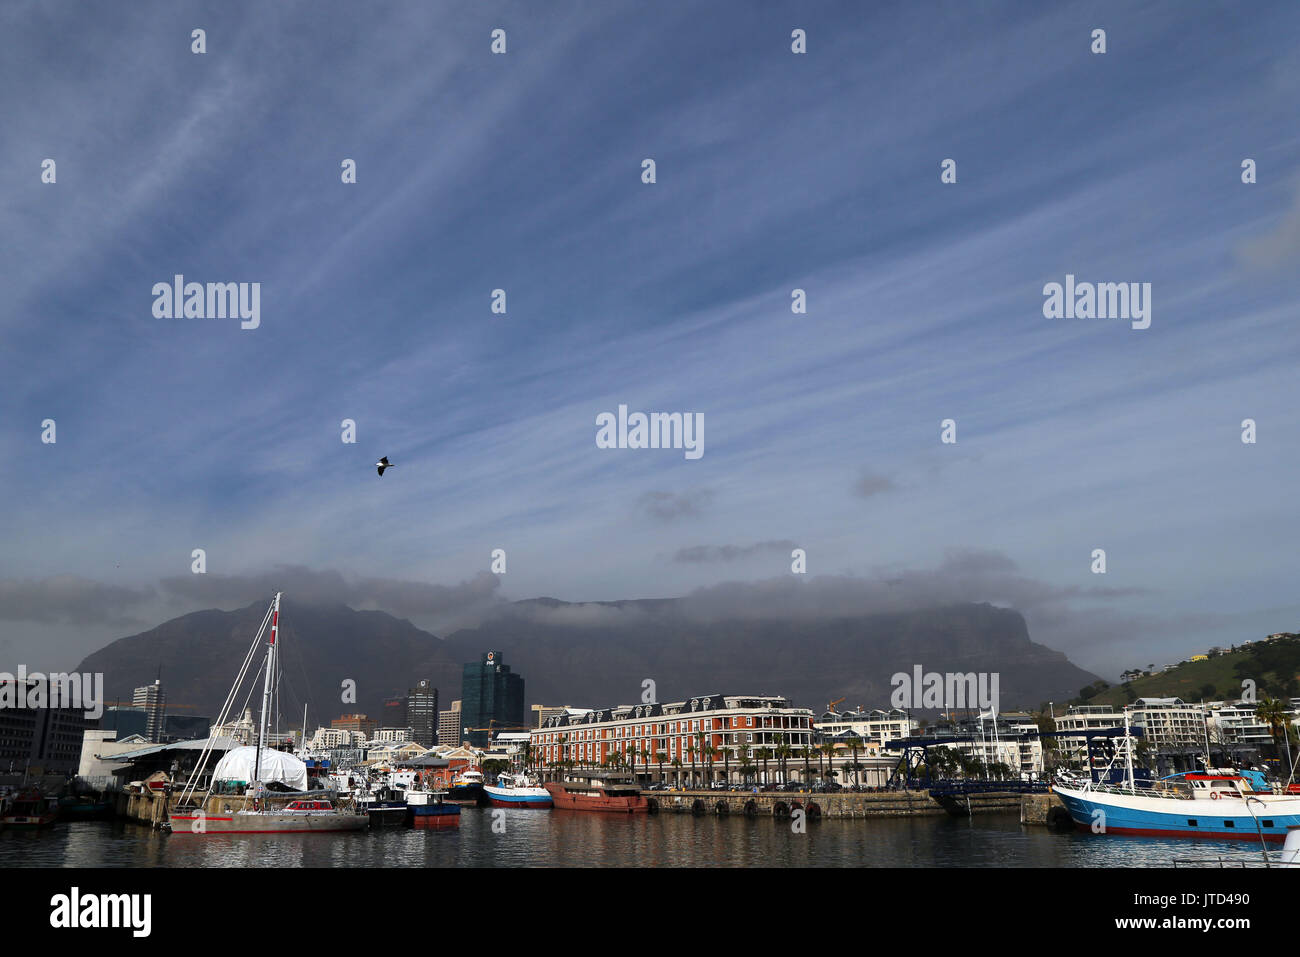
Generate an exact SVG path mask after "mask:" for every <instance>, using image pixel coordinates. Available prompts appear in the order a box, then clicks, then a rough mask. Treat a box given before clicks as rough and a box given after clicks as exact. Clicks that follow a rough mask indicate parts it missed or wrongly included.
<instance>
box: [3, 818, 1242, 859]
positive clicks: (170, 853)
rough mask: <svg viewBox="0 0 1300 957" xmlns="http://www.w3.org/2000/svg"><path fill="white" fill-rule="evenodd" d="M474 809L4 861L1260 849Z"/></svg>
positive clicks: (1168, 855)
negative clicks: (495, 814)
mask: <svg viewBox="0 0 1300 957" xmlns="http://www.w3.org/2000/svg"><path fill="white" fill-rule="evenodd" d="M503 813H504V821H505V833H504V834H498V833H494V832H493V830H492V816H491V815H492V812H491V811H490V810H488V809H479V808H467V809H465V810H464V811H463V813H462V814H461V826H460V828H459V830H433V831H414V830H405V829H395V830H376V831H371V832H360V833H354V834H266V835H245V834H224V835H221V834H218V835H207V836H197V835H186V834H178V835H168V834H164V833H162V832H159V831H154V830H151V829H149V828H147V827H142V826H139V825H133V824H125V823H98V822H89V821H86V822H74V823H68V824H58V825H56V826H55V827H54V828H53V829H48V830H46V831H42V832H39V833H37V832H24V831H13V830H7V831H2V832H0V855H3V859H4V860H5V862H6V863H8V864H9V865H11V866H13V865H21V866H28V867H240V868H249V867H275V868H299V867H494V866H495V867H582V866H597V865H599V866H606V867H610V866H630V867H982V866H989V865H993V866H1005V867H1168V866H1171V864H1172V861H1173V859H1174V858H1175V857H1180V858H1186V857H1195V856H1198V855H1201V854H1206V853H1210V854H1231V855H1238V854H1240V855H1251V854H1254V855H1256V856H1257V855H1258V852H1259V848H1258V845H1256V844H1251V843H1248V842H1224V841H1208V842H1198V841H1175V840H1160V839H1156V838H1133V837H1119V836H1113V837H1106V836H1098V835H1092V834H1080V833H1074V832H1067V833H1060V832H1053V831H1048V830H1046V829H1044V828H1028V827H1022V826H1021V825H1020V823H1019V819H1018V817H1017V815H1015V814H1007V815H985V816H979V817H976V818H973V819H964V820H963V819H953V818H947V817H943V818H939V817H925V818H885V819H880V820H873V821H861V820H857V821H820V822H817V823H810V824H809V825H808V827H807V832H806V833H803V834H796V833H793V832H792V831H791V829H790V826H789V823H788V822H784V821H782V822H778V821H775V820H773V819H771V818H756V819H747V818H743V817H726V818H717V817H711V816H706V817H692V816H691V815H687V814H658V815H653V816H644V815H637V816H630V815H629V816H619V815H605V814H592V813H586V812H581V811H549V812H543V811H523V810H518V811H517V810H506V811H504V812H503Z"/></svg>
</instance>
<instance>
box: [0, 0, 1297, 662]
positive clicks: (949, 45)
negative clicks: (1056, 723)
mask: <svg viewBox="0 0 1300 957" xmlns="http://www.w3.org/2000/svg"><path fill="white" fill-rule="evenodd" d="M497 27H500V28H502V29H504V30H506V32H507V43H508V47H507V49H508V52H507V53H506V54H505V55H500V56H495V55H492V54H491V53H490V51H489V44H490V32H491V31H492V30H493V29H494V28H497ZM194 28H203V29H204V30H206V34H207V37H206V40H207V52H206V53H205V54H203V55H195V54H193V53H191V52H190V43H191V41H190V31H191V30H193V29H194ZM794 28H802V29H804V30H806V31H807V36H808V53H807V54H805V55H795V54H792V53H791V51H790V32H791V30H792V29H794ZM1095 28H1103V29H1105V30H1106V31H1107V47H1108V50H1107V52H1106V53H1105V54H1104V55H1095V54H1093V53H1091V52H1090V43H1091V40H1090V34H1091V31H1092V30H1093V29H1095ZM1297 40H1300V9H1297V8H1296V7H1295V5H1294V4H1285V3H1279V4H1267V3H1265V4H1256V5H1252V6H1251V7H1250V8H1249V10H1248V11H1243V10H1242V9H1241V8H1239V7H1238V6H1236V5H1232V4H1226V3H1225V4H1203V5H1197V8H1196V11H1195V12H1194V15H1193V14H1191V13H1190V12H1189V8H1188V7H1187V6H1186V5H1183V4H1149V5H1142V7H1141V8H1140V9H1138V8H1136V5H1133V4H1128V3H1114V4H1110V3H1084V4H1051V5H1044V6H1042V7H1041V8H1040V7H1039V6H1038V5H1030V4H1020V3H1010V4H999V3H984V4H978V5H976V4H969V3H953V4H943V5H929V4H924V5H922V4H857V3H842V4H841V3H819V4H817V5H815V8H814V9H809V8H808V5H805V4H776V3H772V4H713V5H703V4H683V3H663V4H654V5H646V4H633V3H618V2H612V3H601V4H591V3H549V4H534V3H517V4H492V3H474V4H459V5H457V4H450V3H448V4H443V3H414V2H406V3H392V4H385V5H382V7H380V8H378V9H376V10H373V11H367V12H364V13H361V12H359V11H358V9H357V7H356V6H355V5H351V4H336V3H321V2H310V3H296V4H295V3H287V2H277V3H276V4H274V5H265V4H252V3H248V4H228V3H222V4H191V3H167V4H163V3H158V4H133V5H130V6H129V7H124V8H121V9H115V10H113V11H112V12H111V13H110V12H108V11H107V10H106V9H105V8H101V7H86V6H85V5H83V4H74V3H51V2H41V3H37V2H28V3H23V2H19V3H11V4H8V5H6V7H5V8H4V10H3V12H0V115H2V116H3V117H4V118H5V119H4V129H5V135H4V136H3V137H0V226H2V227H3V228H0V260H2V261H3V262H4V263H5V283H4V295H3V296H0V336H3V342H4V345H5V348H4V350H3V352H2V353H0V383H3V385H2V386H0V412H3V421H2V422H0V426H2V427H0V470H2V475H3V480H2V481H3V488H4V489H5V490H6V492H7V499H8V502H9V507H8V508H6V509H5V511H4V514H3V516H2V517H0V657H3V658H4V660H9V659H11V658H12V659H13V665H14V666H16V664H17V663H19V662H22V663H25V664H27V665H28V666H29V667H70V666H71V665H73V664H75V663H76V661H77V660H79V659H80V657H81V656H82V655H83V654H84V653H86V652H87V651H89V650H92V649H94V648H95V647H98V646H100V645H102V644H103V643H105V642H106V641H108V640H111V639H112V638H114V637H118V636H120V635H122V634H127V633H131V632H134V631H138V630H142V629H143V628H145V627H150V626H152V625H153V624H156V623H158V621H161V620H162V619H163V618H165V617H168V616H170V615H172V614H177V613H180V612H184V611H190V610H195V609H196V608H200V607H207V606H210V605H213V604H216V605H221V606H223V607H230V606H233V605H234V604H236V603H237V604H243V603H245V602H246V601H250V600H252V599H251V598H250V597H249V596H250V594H256V595H261V594H262V593H263V592H264V591H265V590H266V588H265V585H264V582H265V573H266V572H267V571H268V569H272V568H274V567H275V566H278V565H288V566H294V568H295V571H294V572H293V573H292V574H290V573H289V572H284V573H282V574H280V575H279V576H278V577H279V578H280V579H287V580H289V581H292V582H295V583H297V582H302V583H304V584H306V583H309V582H316V583H318V584H319V583H321V582H325V583H331V582H335V581H342V582H346V583H347V588H348V589H350V591H348V595H349V596H350V600H353V601H355V602H357V603H359V604H369V605H372V606H378V607H383V608H385V609H386V610H390V611H393V612H394V613H397V614H402V615H404V616H406V617H411V618H412V619H413V620H415V621H416V622H417V623H418V624H421V625H424V626H426V627H429V628H433V629H435V630H440V631H441V630H445V629H446V628H449V627H454V626H455V625H456V624H459V623H463V622H465V621H469V620H472V619H473V617H474V616H475V615H476V614H480V613H482V611H483V609H484V608H485V607H490V605H491V603H492V602H493V601H499V600H501V599H503V598H511V599H514V598H526V597H532V596H535V595H552V596H555V597H559V598H564V599H569V600H603V599H615V598H633V597H654V596H665V595H681V594H686V593H689V592H691V591H693V590H697V589H711V591H708V592H706V594H712V595H717V596H729V595H740V596H742V597H741V598H740V599H739V601H740V603H741V604H742V605H743V606H745V607H762V603H761V601H759V599H760V598H761V597H762V596H768V597H772V596H777V597H775V598H774V599H773V600H774V602H775V604H774V606H773V608H774V613H776V612H779V607H780V604H781V598H780V597H779V596H782V595H785V594H787V592H786V589H787V588H788V587H789V584H790V582H789V579H790V577H791V576H790V569H789V566H790V556H789V546H791V545H792V544H793V545H797V546H798V547H802V548H804V549H806V550H807V553H808V571H809V577H815V576H825V577H826V581H827V582H830V583H832V585H833V586H834V587H836V588H840V589H842V590H843V591H845V592H846V594H850V595H852V594H860V595H861V596H862V600H863V603H864V608H866V609H867V610H869V609H870V607H872V605H871V598H870V596H872V595H875V594H876V591H873V590H872V588H871V587H869V583H872V582H879V581H881V580H899V579H900V577H901V578H902V579H904V580H906V581H907V582H909V583H910V584H911V585H913V586H915V587H914V588H912V589H910V590H909V596H910V597H911V598H914V599H915V600H916V601H925V600H929V599H930V598H931V597H933V599H935V600H948V599H970V600H990V601H995V602H1005V603H1009V604H1015V605H1016V606H1017V607H1021V608H1022V610H1024V611H1025V613H1026V616H1027V618H1028V620H1029V623H1030V627H1031V635H1032V636H1033V637H1035V638H1036V639H1037V640H1039V641H1042V642H1044V643H1046V644H1048V645H1051V646H1053V647H1057V648H1060V649H1062V650H1064V651H1066V652H1067V653H1068V654H1070V656H1071V657H1072V658H1073V659H1074V660H1075V661H1076V662H1077V663H1079V664H1081V665H1083V666H1084V667H1088V668H1092V669H1093V670H1097V671H1099V672H1101V673H1103V674H1106V675H1108V676H1112V677H1113V675H1114V674H1115V673H1117V672H1118V671H1119V670H1121V669H1122V668H1123V667H1126V666H1129V665H1136V664H1146V663H1148V662H1151V661H1161V660H1170V659H1177V658H1178V657H1182V656H1184V655H1186V654H1188V653H1191V652H1194V651H1199V650H1201V649H1202V648H1203V647H1205V646H1207V645H1210V644H1229V643H1233V642H1239V641H1241V640H1244V639H1248V638H1257V637H1260V636H1261V635H1262V634H1265V633H1267V632H1269V631H1274V630H1280V629H1290V628H1294V627H1296V625H1297V613H1298V612H1300V602H1298V601H1297V599H1296V597H1295V590H1294V572H1295V561H1294V558H1293V554H1294V542H1295V541H1296V538H1297V535H1296V533H1297V521H1296V508H1295V505H1294V492H1293V488H1294V485H1295V482H1294V476H1295V474H1296V473H1297V467H1298V466H1300V454H1297V448H1298V441H1300V423H1298V422H1297V418H1296V412H1295V409H1296V399H1297V387H1296V384H1295V383H1296V376H1295V369H1296V362H1297V358H1300V334H1298V333H1297V331H1296V326H1295V322H1296V314H1297V306H1298V305H1300V296H1298V294H1297V283H1296V278H1295V277H1296V276H1297V275H1300V270H1298V269H1297V266H1298V265H1300V123H1298V122H1297V115H1298V114H1297V109H1296V104H1297V99H1298V98H1300V61H1298V60H1297V59H1296V57H1295V50H1296V48H1297ZM47 157H49V158H53V159H55V160H56V162H57V177H58V178H57V183H56V184H54V185H49V184H43V183H42V182H41V181H40V164H41V161H42V160H43V159H45V158H47ZM647 157H650V158H653V159H654V160H655V161H656V164H657V182H656V183H655V184H653V185H645V184H643V183H642V182H641V178H640V173H641V161H642V160H643V159H644V158H647ZM948 157H951V158H953V159H955V160H956V161H957V164H958V167H957V168H958V181H957V183H956V184H952V185H946V184H942V183H941V182H940V178H939V173H940V162H941V161H942V160H943V159H945V158H948ZM1247 157H1249V158H1252V159H1254V160H1255V161H1256V162H1257V164H1258V179H1259V181H1258V183H1256V184H1254V185H1245V184H1243V183H1242V182H1241V178H1240V164H1241V161H1242V159H1244V158H1247ZM344 158H352V159H354V160H356V162H357V168H358V174H357V179H358V181H357V183H356V184H354V185H344V184H343V183H341V182H340V163H341V162H342V160H343V159H344ZM176 273H181V274H183V275H184V276H185V277H186V278H187V280H194V281H199V282H208V281H213V282H216V281H222V282H224V281H234V282H260V283H261V284H262V285H261V326H260V328H258V329H256V330H247V331H245V330H241V329H240V328H239V325H238V322H237V321H231V320H194V319H191V320H185V319H156V318H154V316H153V314H152V302H153V296H152V294H151V289H152V286H153V284H154V283H156V282H160V281H161V282H169V281H170V280H171V277H172V276H173V275H174V274H176ZM1067 273H1073V274H1075V275H1076V276H1078V277H1079V278H1080V279H1081V280H1093V281H1115V282H1119V281H1134V282H1150V283H1151V284H1152V299H1153V313H1152V324H1151V327H1150V328H1149V329H1146V330H1141V331H1138V330H1132V329H1130V328H1129V327H1128V324H1127V323H1125V322H1116V321H1102V320H1051V319H1046V318H1044V317H1043V313H1042V304H1043V295H1042V287H1043V285H1044V283H1047V282H1052V281H1056V282H1061V281H1063V279H1064V277H1065V275H1066V274H1067ZM796 287H798V288H803V289H805V290H806V291H807V295H808V313H807V315H794V314H792V313H791V311H790V293H791V290H792V289H793V288H796ZM496 288H504V289H505V290H506V292H507V297H508V300H507V301H508V312H507V314H506V315H505V316H497V315H493V314H492V313H491V312H490V309H489V305H490V300H489V296H490V293H491V291H492V290H493V289H496ZM620 403H626V404H628V405H629V406H630V407H631V408H632V409H634V410H642V411H683V412H685V411H691V412H700V413H703V415H704V419H705V454H704V456H703V457H702V458H700V459H699V460H697V461H689V460H687V459H685V458H684V456H683V455H682V454H681V452H679V451H671V450H663V451H651V450H643V451H637V450H602V449H598V448H596V445H595V432H596V428H595V417H596V416H597V415H598V414H599V413H601V412H606V411H614V410H615V409H616V408H617V406H618V404H620ZM1247 417H1249V418H1253V419H1255V420H1256V421H1257V423H1258V432H1259V440H1258V442H1257V444H1255V445H1244V444H1242V442H1241V441H1240V422H1241V420H1242V419H1244V418H1247ZM46 418H53V419H55V420H56V422H57V429H58V433H57V434H58V441H57V443H56V444H55V445H43V444H42V443H41V441H40V433H41V429H40V423H41V421H42V420H43V419H46ZM345 418H351V419H354V420H355V421H356V423H357V431H358V441H357V443H356V444H355V445H346V444H343V443H342V442H341V441H340V422H341V420H343V419H345ZM945 418H953V419H955V420H956V421H957V423H958V442H957V444H956V445H942V444H940V442H939V431H940V430H939V423H940V420H942V419H945ZM380 455H388V456H389V457H390V458H392V459H393V461H395V462H397V463H398V467H397V468H396V469H395V470H393V471H392V472H391V473H389V474H388V475H386V476H385V477H384V478H383V479H379V478H378V477H377V476H376V475H375V472H374V469H373V468H372V467H371V463H373V462H374V461H375V459H377V458H378V457H379V456H380ZM868 493H869V494H868ZM701 546H704V548H703V549H701V548H700V547H701ZM498 547H499V548H504V549H506V552H507V556H508V570H507V573H506V575H504V576H500V577H491V576H489V573H488V564H489V553H490V551H491V550H492V549H493V548H498ZM194 548H203V549H205V550H206V554H207V569H208V573H207V575H206V576H204V577H202V578H201V579H200V577H199V576H192V575H191V574H190V563H191V558H190V555H191V551H192V549H194ZM1094 548H1105V549H1106V552H1107V557H1108V572H1107V574H1106V575H1105V576H1097V575H1093V574H1091V572H1090V570H1089V564H1090V554H1091V552H1092V550H1093V549H1094ZM684 549H694V550H695V551H693V552H689V553H686V554H683V555H679V552H681V551H682V550H684ZM688 554H689V555H693V556H695V557H696V558H701V557H702V558H703V559H704V560H685V559H686V555H688ZM733 582H740V583H744V586H743V587H741V588H739V589H737V588H735V587H733V586H727V587H725V588H723V587H720V586H723V584H724V583H733ZM863 583H867V584H863ZM823 584H824V585H825V582H823ZM719 600H720V601H722V598H721V597H720V598H719ZM755 602H758V604H757V605H755ZM723 604H725V602H723ZM1139 659H1140V660H1139ZM6 667H9V666H6Z"/></svg>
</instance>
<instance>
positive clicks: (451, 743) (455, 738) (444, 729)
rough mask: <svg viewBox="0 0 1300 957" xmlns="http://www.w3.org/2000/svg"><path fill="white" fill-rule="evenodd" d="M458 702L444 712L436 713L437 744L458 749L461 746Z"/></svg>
mask: <svg viewBox="0 0 1300 957" xmlns="http://www.w3.org/2000/svg"><path fill="white" fill-rule="evenodd" d="M462 727H463V725H462V724H461V723H460V702H459V701H453V702H452V703H451V707H450V708H448V709H447V710H446V711H439V712H438V744H440V745H442V746H444V747H452V748H458V747H460V745H461V741H462V738H461V733H460V732H461V728H462Z"/></svg>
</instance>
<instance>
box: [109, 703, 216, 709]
mask: <svg viewBox="0 0 1300 957" xmlns="http://www.w3.org/2000/svg"><path fill="white" fill-rule="evenodd" d="M104 704H105V705H127V706H128V707H134V706H135V702H134V701H105V702H104ZM166 707H168V708H197V707H198V705H193V704H173V703H172V702H170V701H168V702H166Z"/></svg>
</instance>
